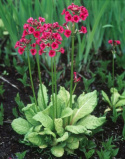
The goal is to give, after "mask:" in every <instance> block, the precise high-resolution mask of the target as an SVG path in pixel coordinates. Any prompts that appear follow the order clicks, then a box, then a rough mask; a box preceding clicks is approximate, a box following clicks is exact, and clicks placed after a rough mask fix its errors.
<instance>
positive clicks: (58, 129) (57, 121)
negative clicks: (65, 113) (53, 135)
mask: <svg viewBox="0 0 125 159" xmlns="http://www.w3.org/2000/svg"><path fill="white" fill-rule="evenodd" d="M54 124H55V130H56V132H57V134H58V135H59V136H62V135H63V134H64V128H63V120H62V119H61V118H58V119H55V120H54Z"/></svg>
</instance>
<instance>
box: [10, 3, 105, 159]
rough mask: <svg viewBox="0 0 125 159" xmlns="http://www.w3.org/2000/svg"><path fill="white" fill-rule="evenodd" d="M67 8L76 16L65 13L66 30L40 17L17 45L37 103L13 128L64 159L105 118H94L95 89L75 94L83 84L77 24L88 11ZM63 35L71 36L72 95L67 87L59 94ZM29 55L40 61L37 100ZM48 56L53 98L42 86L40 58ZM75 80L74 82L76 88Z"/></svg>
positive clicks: (26, 28) (31, 21) (29, 141)
mask: <svg viewBox="0 0 125 159" xmlns="http://www.w3.org/2000/svg"><path fill="white" fill-rule="evenodd" d="M68 9H69V10H71V12H72V14H73V16H72V15H71V14H70V13H69V12H68V11H66V10H63V13H62V14H65V19H66V23H65V24H64V26H65V27H66V30H65V29H64V28H63V27H62V26H60V25H59V24H58V23H57V22H56V23H53V24H46V23H44V22H45V19H44V18H42V17H39V21H37V20H36V19H35V20H34V19H33V18H29V19H28V20H27V22H28V23H26V24H24V32H23V36H22V38H21V40H20V41H18V42H17V43H16V46H15V47H19V49H18V52H19V53H20V54H22V53H23V52H24V50H26V52H27V56H28V63H29V73H30V79H31V84H32V90H33V95H34V101H35V103H32V104H28V105H27V106H26V107H24V108H23V109H22V111H23V112H24V117H23V118H22V117H20V118H17V119H15V120H13V122H12V128H13V129H14V130H15V131H16V132H17V133H18V134H21V135H24V140H23V143H25V144H28V145H32V146H36V147H39V148H41V149H44V148H47V147H49V148H50V149H51V153H52V154H53V155H54V156H56V157H61V156H63V154H64V151H67V152H68V153H74V150H75V149H78V148H79V143H80V141H81V140H82V139H83V138H84V135H91V134H92V131H93V129H96V128H97V127H99V126H101V125H102V124H103V123H104V122H105V117H100V118H97V117H95V116H94V115H91V112H92V111H93V110H94V108H95V107H96V105H97V92H96V90H95V91H93V92H91V93H88V94H85V93H84V92H83V93H82V94H81V95H80V96H79V97H76V95H74V91H75V88H76V85H77V83H78V82H80V77H77V73H76V72H74V80H73V60H74V59H73V57H74V35H75V33H76V30H75V23H78V22H79V20H85V19H86V18H87V16H88V11H87V9H86V8H85V7H83V6H81V7H79V6H77V5H74V4H72V5H70V6H69V7H68ZM42 23H44V24H42ZM68 23H69V26H68ZM70 29H71V30H72V31H71V30H70ZM63 32H64V35H65V36H66V37H67V38H68V37H69V36H70V35H72V54H71V81H70V82H71V85H70V93H69V92H68V91H67V90H66V89H65V88H64V87H60V89H59V91H58V94H57V84H56V54H57V53H58V52H61V53H62V54H63V53H64V49H63V48H59V45H60V44H61V41H62V37H61V35H60V34H62V33H63ZM79 32H83V33H85V32H86V29H85V28H84V27H82V28H81V30H79ZM26 37H29V39H26ZM29 52H31V54H32V55H34V56H35V55H36V59H37V65H38V74H39V79H40V86H39V90H38V98H37V99H36V97H35V92H34V86H33V81H32V75H31V68H30V58H29ZM45 53H48V54H49V56H50V57H51V77H52V95H51V96H50V97H49V96H48V95H47V88H46V86H45V85H44V84H42V79H41V74H40V65H39V55H42V54H45ZM73 81H74V83H75V85H74V89H73Z"/></svg>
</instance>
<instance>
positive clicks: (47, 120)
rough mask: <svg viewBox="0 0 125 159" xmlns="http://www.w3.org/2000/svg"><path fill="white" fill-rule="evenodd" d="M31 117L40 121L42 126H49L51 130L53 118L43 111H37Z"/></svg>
mask: <svg viewBox="0 0 125 159" xmlns="http://www.w3.org/2000/svg"><path fill="white" fill-rule="evenodd" d="M33 119H35V120H36V121H39V122H40V123H42V125H43V126H44V127H46V128H49V129H50V130H53V127H54V124H53V120H52V119H51V118H50V117H49V116H48V115H47V114H44V113H43V112H39V113H37V114H36V115H35V116H34V117H33Z"/></svg>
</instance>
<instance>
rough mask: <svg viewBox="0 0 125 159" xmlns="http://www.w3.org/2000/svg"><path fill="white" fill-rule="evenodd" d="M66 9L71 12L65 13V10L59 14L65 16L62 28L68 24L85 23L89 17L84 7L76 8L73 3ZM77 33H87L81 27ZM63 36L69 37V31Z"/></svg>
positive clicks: (84, 28)
mask: <svg viewBox="0 0 125 159" xmlns="http://www.w3.org/2000/svg"><path fill="white" fill-rule="evenodd" d="M67 9H68V10H70V11H71V14H70V12H69V11H66V9H64V10H63V11H62V13H61V14H62V15H65V20H66V23H65V24H64V26H66V25H67V23H68V22H72V23H78V22H79V21H81V20H83V21H85V20H86V18H87V17H88V15H89V14H88V10H87V9H86V8H85V7H84V6H78V5H75V4H74V3H72V4H71V5H70V6H68V8H67ZM79 33H84V34H85V33H87V29H86V27H84V26H82V27H81V29H80V30H79ZM64 35H65V36H66V37H69V36H70V35H71V31H70V30H69V29H68V30H65V33H64Z"/></svg>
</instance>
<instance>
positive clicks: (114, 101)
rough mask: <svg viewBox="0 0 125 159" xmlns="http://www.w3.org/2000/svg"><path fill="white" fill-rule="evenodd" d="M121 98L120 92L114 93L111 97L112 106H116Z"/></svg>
mask: <svg viewBox="0 0 125 159" xmlns="http://www.w3.org/2000/svg"><path fill="white" fill-rule="evenodd" d="M119 97H120V94H119V93H118V92H116V91H115V92H114V93H113V94H112V96H111V102H112V106H115V104H116V103H117V102H118V100H119Z"/></svg>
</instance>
